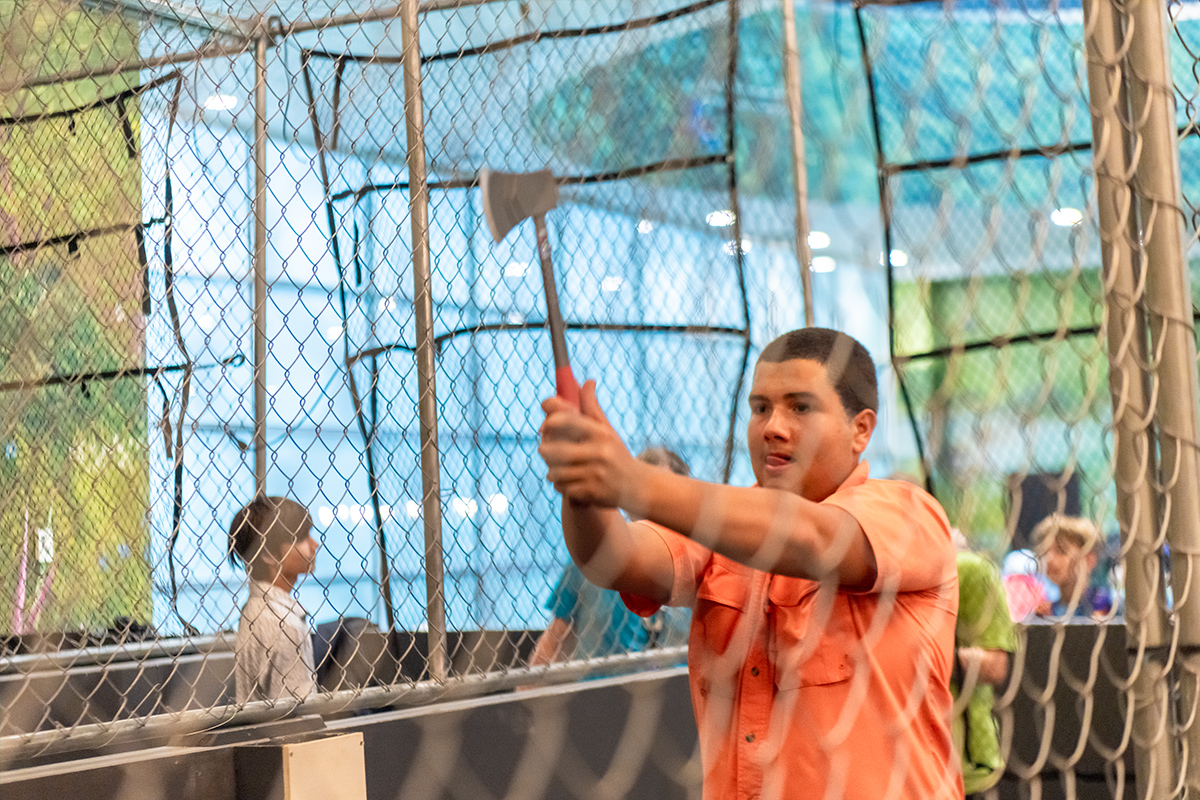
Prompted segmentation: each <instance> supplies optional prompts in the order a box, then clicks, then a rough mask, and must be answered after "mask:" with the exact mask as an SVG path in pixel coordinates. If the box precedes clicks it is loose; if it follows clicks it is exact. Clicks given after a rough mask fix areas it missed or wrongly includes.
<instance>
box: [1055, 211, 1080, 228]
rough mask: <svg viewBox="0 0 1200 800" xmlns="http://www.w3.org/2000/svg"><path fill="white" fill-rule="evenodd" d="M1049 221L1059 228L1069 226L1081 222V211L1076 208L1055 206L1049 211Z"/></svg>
mask: <svg viewBox="0 0 1200 800" xmlns="http://www.w3.org/2000/svg"><path fill="white" fill-rule="evenodd" d="M1050 221H1051V222H1053V223H1054V224H1055V225H1057V226H1058V227H1060V228H1070V227H1073V226H1075V225H1078V224H1079V223H1081V222H1083V212H1082V211H1080V210H1079V209H1078V208H1066V207H1064V208H1056V209H1054V210H1053V211H1051V212H1050Z"/></svg>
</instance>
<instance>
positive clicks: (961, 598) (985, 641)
mask: <svg viewBox="0 0 1200 800" xmlns="http://www.w3.org/2000/svg"><path fill="white" fill-rule="evenodd" d="M959 536H960V537H961V534H959ZM965 544H966V541H965V539H961V538H960V541H959V553H958V621H957V623H956V625H955V628H954V648H955V651H954V652H955V660H956V664H955V670H954V679H953V684H952V686H951V689H952V690H953V691H954V697H955V703H954V708H955V710H956V711H958V712H959V713H957V714H956V715H955V718H954V720H953V735H954V741H955V744H957V745H958V747H959V752H961V753H962V770H963V788H964V789H965V791H966V794H967V795H968V796H970V795H972V794H976V793H979V792H983V791H985V790H987V789H989V788H991V787H992V786H994V785H995V784H996V783H997V782H998V781H999V780H1000V776H1001V775H1003V774H1004V763H1005V762H1004V756H1003V754H1002V753H1001V752H1000V736H999V727H998V724H997V721H996V718H995V716H994V715H993V713H992V710H993V706H994V705H995V692H996V689H997V688H999V687H1000V686H1002V685H1003V684H1004V682H1005V681H1006V680H1007V679H1008V669H1009V660H1010V657H1011V654H1012V653H1015V652H1016V650H1017V632H1016V628H1015V626H1014V625H1013V622H1012V618H1011V617H1010V615H1009V611H1008V603H1007V601H1006V599H1005V596H1004V584H1003V583H1002V582H1001V579H1000V571H999V570H998V569H997V568H996V566H995V565H994V564H992V562H991V561H989V560H987V559H986V558H985V557H983V556H981V555H979V554H978V553H973V552H971V551H970V550H967V549H965ZM964 691H967V692H969V698H968V699H967V701H966V703H965V705H964V704H963V702H962V700H961V699H960V698H961V697H962V693H963V692H964ZM960 709H961V711H960Z"/></svg>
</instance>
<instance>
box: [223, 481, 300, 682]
mask: <svg viewBox="0 0 1200 800" xmlns="http://www.w3.org/2000/svg"><path fill="white" fill-rule="evenodd" d="M319 548H320V545H319V544H317V542H316V540H314V539H313V538H312V517H310V516H309V514H308V510H307V509H306V508H305V507H304V506H302V505H300V504H299V503H297V502H296V501H295V500H291V499H288V498H286V497H257V498H255V499H254V500H252V501H251V502H250V503H248V504H247V505H246V506H245V507H243V508H242V509H241V510H240V511H238V512H237V513H236V514H235V515H234V516H233V521H232V522H231V523H230V525H229V559H230V561H233V562H234V563H235V564H236V563H237V561H241V563H242V564H243V565H244V566H245V568H246V574H247V576H248V577H249V579H250V594H249V597H248V598H247V599H246V604H245V605H244V606H242V615H241V619H240V621H239V622H238V632H237V639H236V641H235V644H234V673H235V681H236V684H237V701H238V702H239V703H248V702H251V701H254V700H279V699H286V698H295V699H297V700H303V699H304V698H306V697H308V696H309V695H311V694H313V693H314V692H316V690H317V681H316V669H315V665H314V661H313V642H312V635H311V634H312V632H311V630H310V629H309V625H308V621H307V615H306V614H305V611H304V608H303V607H302V606H301V605H300V601H299V600H297V599H296V598H295V597H293V596H292V592H293V591H294V590H295V588H296V582H297V581H298V580H299V578H300V576H301V575H307V574H310V573H312V571H313V569H314V568H315V567H316V563H317V550H318V549H319Z"/></svg>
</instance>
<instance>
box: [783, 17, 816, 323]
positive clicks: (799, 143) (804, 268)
mask: <svg viewBox="0 0 1200 800" xmlns="http://www.w3.org/2000/svg"><path fill="white" fill-rule="evenodd" d="M793 2H794V0H782V5H783V87H784V94H785V95H787V107H788V122H789V123H790V127H791V130H792V179H793V181H794V182H795V184H796V258H797V259H799V261H800V287H801V290H802V291H803V293H804V324H805V325H807V326H810V327H811V326H812V324H813V291H812V251H811V250H810V249H809V247H808V165H807V164H805V163H804V131H803V129H801V127H800V111H801V109H802V108H804V106H803V104H802V103H801V95H800V51H799V50H797V49H796V13H795V6H794V5H793Z"/></svg>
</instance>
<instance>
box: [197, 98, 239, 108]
mask: <svg viewBox="0 0 1200 800" xmlns="http://www.w3.org/2000/svg"><path fill="white" fill-rule="evenodd" d="M237 104H238V101H237V98H236V97H234V96H233V95H231V94H210V95H209V96H208V98H207V99H205V101H204V107H205V108H206V109H208V110H209V111H233V110H234V109H235V108H237Z"/></svg>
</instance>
